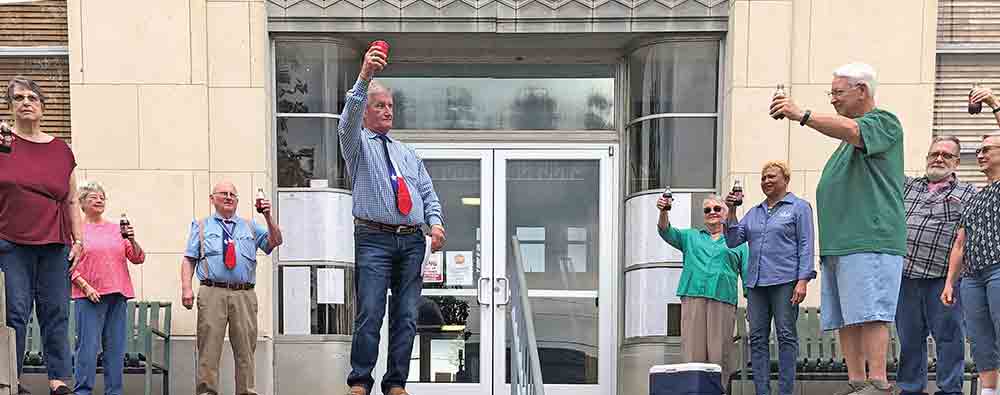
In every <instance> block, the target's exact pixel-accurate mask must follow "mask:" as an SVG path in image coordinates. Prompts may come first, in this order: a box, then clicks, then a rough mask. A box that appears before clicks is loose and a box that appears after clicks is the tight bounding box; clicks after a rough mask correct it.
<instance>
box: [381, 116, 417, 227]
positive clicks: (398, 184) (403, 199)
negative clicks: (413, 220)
mask: <svg viewBox="0 0 1000 395" xmlns="http://www.w3.org/2000/svg"><path fill="white" fill-rule="evenodd" d="M378 138H379V139H380V140H382V152H385V163H386V167H388V168H389V184H392V190H393V192H395V193H396V208H397V209H399V212H400V213H402V214H403V215H410V210H412V209H413V200H412V199H410V189H409V188H407V187H406V180H405V179H404V178H403V176H402V175H400V174H398V173H396V166H394V165H393V164H392V158H391V157H390V156H389V138H388V137H386V136H385V135H384V134H379V135H378Z"/></svg>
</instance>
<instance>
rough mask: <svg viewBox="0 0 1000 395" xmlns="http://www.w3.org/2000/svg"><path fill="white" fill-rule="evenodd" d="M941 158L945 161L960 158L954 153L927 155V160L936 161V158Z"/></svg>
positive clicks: (932, 153)
mask: <svg viewBox="0 0 1000 395" xmlns="http://www.w3.org/2000/svg"><path fill="white" fill-rule="evenodd" d="M939 156H940V157H941V159H944V160H952V159H955V158H958V155H955V154H952V153H949V152H931V153H929V154H927V160H934V159H935V158H937V157H939Z"/></svg>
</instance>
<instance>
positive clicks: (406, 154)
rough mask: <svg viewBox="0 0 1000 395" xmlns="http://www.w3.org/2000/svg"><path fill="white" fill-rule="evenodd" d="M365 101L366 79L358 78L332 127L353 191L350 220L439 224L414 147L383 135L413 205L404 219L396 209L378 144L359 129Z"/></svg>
mask: <svg viewBox="0 0 1000 395" xmlns="http://www.w3.org/2000/svg"><path fill="white" fill-rule="evenodd" d="M367 103H368V81H365V80H362V79H360V78H359V79H358V80H357V82H355V83H354V87H353V88H351V90H349V91H347V104H345V105H344V112H343V113H342V114H341V115H340V123H339V124H338V125H337V131H338V132H339V134H340V150H341V152H342V153H343V154H344V160H345V161H346V162H347V172H348V174H350V176H351V183H352V185H351V187H352V190H353V191H354V196H353V198H354V209H353V214H354V217H355V218H361V219H366V220H369V221H375V222H380V223H383V224H389V225H424V224H428V225H441V224H442V223H443V221H444V218H443V217H442V213H441V202H440V201H439V200H438V196H437V193H435V192H434V184H433V183H432V182H431V176H430V175H429V174H427V169H426V168H425V167H424V162H423V161H422V160H421V159H420V157H419V156H417V152H416V151H415V150H414V149H413V148H411V147H409V146H407V145H405V144H403V143H401V142H399V140H396V139H393V138H392V137H389V136H386V137H389V142H388V144H387V147H388V148H389V155H390V156H391V157H392V159H393V160H394V161H395V162H396V164H397V165H398V167H399V168H397V169H396V171H397V172H399V173H400V174H402V175H403V178H404V179H405V181H406V185H407V187H408V189H409V191H410V198H411V200H412V202H413V209H411V210H410V214H409V215H403V214H402V213H400V212H399V209H397V208H396V194H395V192H394V191H393V189H392V184H390V181H389V170H388V166H387V164H386V160H385V151H384V148H383V147H382V140H381V139H379V138H378V134H376V133H375V132H373V131H371V130H368V129H367V128H365V127H363V126H362V122H363V120H364V112H365V107H366V105H367Z"/></svg>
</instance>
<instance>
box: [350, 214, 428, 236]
mask: <svg viewBox="0 0 1000 395" xmlns="http://www.w3.org/2000/svg"><path fill="white" fill-rule="evenodd" d="M354 224H355V225H364V226H367V227H369V228H372V229H375V230H381V231H383V232H389V233H395V234H397V235H412V234H414V233H417V232H420V227H419V226H416V225H386V224H383V223H381V222H375V221H369V220H367V219H361V218H355V219H354Z"/></svg>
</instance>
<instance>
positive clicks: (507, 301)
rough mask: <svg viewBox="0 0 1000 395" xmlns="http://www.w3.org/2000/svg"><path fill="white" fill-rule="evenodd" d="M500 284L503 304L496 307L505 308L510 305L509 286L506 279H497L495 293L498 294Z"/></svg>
mask: <svg viewBox="0 0 1000 395" xmlns="http://www.w3.org/2000/svg"><path fill="white" fill-rule="evenodd" d="M501 284H502V285H503V291H502V292H503V295H504V299H503V303H497V306H506V305H508V304H510V284H509V283H508V281H507V279H506V278H505V277H500V278H497V289H496V291H498V292H499V291H500V286H501Z"/></svg>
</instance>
